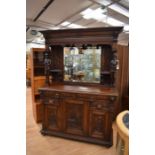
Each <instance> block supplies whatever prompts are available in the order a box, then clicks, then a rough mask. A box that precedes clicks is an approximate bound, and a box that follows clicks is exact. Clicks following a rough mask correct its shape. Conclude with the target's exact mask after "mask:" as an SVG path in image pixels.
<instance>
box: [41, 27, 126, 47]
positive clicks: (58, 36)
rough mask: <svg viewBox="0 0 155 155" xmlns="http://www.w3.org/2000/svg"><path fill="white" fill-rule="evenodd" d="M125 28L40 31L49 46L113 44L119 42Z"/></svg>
mask: <svg viewBox="0 0 155 155" xmlns="http://www.w3.org/2000/svg"><path fill="white" fill-rule="evenodd" d="M122 28H123V27H104V28H88V29H65V30H46V31H40V32H41V33H42V34H43V35H44V37H45V40H46V44H48V45H66V44H79V45H80V44H94V45H96V44H111V43H113V42H117V38H118V34H119V33H120V32H121V31H122Z"/></svg>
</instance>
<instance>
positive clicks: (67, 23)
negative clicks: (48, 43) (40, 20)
mask: <svg viewBox="0 0 155 155" xmlns="http://www.w3.org/2000/svg"><path fill="white" fill-rule="evenodd" d="M69 24H70V22H68V21H65V22H63V23H61V24H60V25H62V26H67V25H69Z"/></svg>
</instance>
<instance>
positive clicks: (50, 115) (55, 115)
mask: <svg viewBox="0 0 155 155" xmlns="http://www.w3.org/2000/svg"><path fill="white" fill-rule="evenodd" d="M45 128H47V129H48V130H55V131H60V130H61V107H60V106H59V105H58V106H53V105H45Z"/></svg>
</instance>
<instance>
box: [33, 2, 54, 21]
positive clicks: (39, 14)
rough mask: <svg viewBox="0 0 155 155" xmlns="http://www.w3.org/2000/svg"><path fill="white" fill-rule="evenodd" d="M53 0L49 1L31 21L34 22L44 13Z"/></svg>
mask: <svg viewBox="0 0 155 155" xmlns="http://www.w3.org/2000/svg"><path fill="white" fill-rule="evenodd" d="M53 1H54V0H50V1H49V2H48V3H47V4H46V5H45V6H44V7H43V9H42V10H41V11H40V12H39V13H38V15H37V16H36V17H35V18H34V19H33V21H34V22H35V21H36V20H37V19H38V18H39V17H40V16H41V15H42V14H43V13H44V12H45V11H46V9H47V8H48V7H49V6H50V5H51V3H52V2H53Z"/></svg>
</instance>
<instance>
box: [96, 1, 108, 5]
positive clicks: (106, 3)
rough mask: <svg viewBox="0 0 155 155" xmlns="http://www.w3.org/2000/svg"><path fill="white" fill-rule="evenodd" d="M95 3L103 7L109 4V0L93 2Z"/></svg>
mask: <svg viewBox="0 0 155 155" xmlns="http://www.w3.org/2000/svg"><path fill="white" fill-rule="evenodd" d="M95 1H97V2H98V3H100V4H103V5H105V6H106V5H109V4H110V3H111V0H95Z"/></svg>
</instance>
